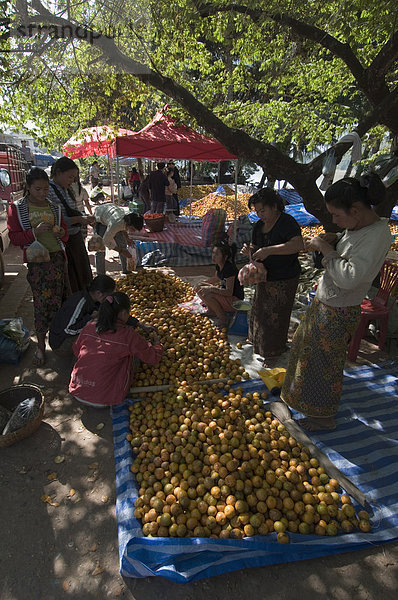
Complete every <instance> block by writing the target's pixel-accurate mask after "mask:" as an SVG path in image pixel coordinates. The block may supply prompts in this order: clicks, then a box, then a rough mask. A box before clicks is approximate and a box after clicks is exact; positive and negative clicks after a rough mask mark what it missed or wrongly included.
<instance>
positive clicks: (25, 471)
mask: <svg viewBox="0 0 398 600" xmlns="http://www.w3.org/2000/svg"><path fill="white" fill-rule="evenodd" d="M18 473H20V474H21V475H26V473H27V470H26V467H22V469H21V470H20V471H18Z"/></svg>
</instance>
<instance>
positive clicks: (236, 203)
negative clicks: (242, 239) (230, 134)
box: [232, 159, 238, 243]
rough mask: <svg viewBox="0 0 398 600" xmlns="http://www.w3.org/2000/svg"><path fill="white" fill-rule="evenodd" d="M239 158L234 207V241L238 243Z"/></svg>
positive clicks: (236, 160) (236, 163) (236, 171)
mask: <svg viewBox="0 0 398 600" xmlns="http://www.w3.org/2000/svg"><path fill="white" fill-rule="evenodd" d="M237 216H238V159H235V207H234V225H233V229H232V241H233V242H234V243H236V234H237V228H238V222H237Z"/></svg>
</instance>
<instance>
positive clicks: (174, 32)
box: [0, 0, 397, 153]
mask: <svg viewBox="0 0 398 600" xmlns="http://www.w3.org/2000/svg"><path fill="white" fill-rule="evenodd" d="M9 4H10V7H11V9H10V10H11V12H10V16H12V15H14V16H13V18H14V19H15V20H18V11H17V10H16V5H17V3H16V2H10V3H9ZM33 4H34V3H33V2H30V1H27V2H26V7H27V10H28V12H29V13H30V15H31V16H32V17H33V16H34V15H36V14H37V13H36V11H35V10H34V9H33V8H32V6H33ZM52 4H54V3H52ZM52 4H48V6H52ZM55 4H56V9H57V10H56V13H57V15H61V16H64V17H66V16H67V14H68V13H69V15H70V20H71V22H72V23H74V24H84V25H86V26H88V27H89V28H90V29H92V30H93V31H97V32H102V34H103V35H107V36H108V37H110V38H113V39H114V40H115V42H116V43H117V46H118V47H119V49H120V51H121V53H122V54H125V55H126V56H128V57H131V58H133V59H134V60H136V61H138V62H139V63H140V64H142V65H145V66H147V67H148V68H151V69H152V70H154V71H157V72H159V73H161V74H162V75H163V76H167V77H170V78H172V79H173V80H174V81H175V82H177V83H179V84H180V85H182V86H183V87H184V88H185V89H187V90H189V91H190V92H191V93H192V94H193V96H194V97H195V98H196V99H198V100H199V101H200V102H202V103H203V105H204V106H206V107H207V108H209V109H210V110H212V111H213V112H214V113H215V114H216V115H217V116H218V117H219V118H220V119H221V120H222V121H223V122H224V123H226V124H227V125H228V126H230V127H234V128H240V129H242V130H244V131H246V132H247V133H248V134H250V135H251V136H253V137H254V138H256V139H259V140H262V141H265V142H272V143H274V144H276V145H277V146H278V147H280V148H283V150H284V151H285V152H287V153H289V152H291V151H292V149H293V148H296V149H298V150H300V151H311V150H313V149H315V148H316V147H318V146H319V145H329V144H331V143H332V142H334V141H336V140H337V139H338V138H339V137H340V135H341V134H342V133H343V132H344V131H346V130H347V129H351V128H353V127H354V126H355V125H356V124H357V123H358V121H359V120H360V119H361V118H362V117H363V115H364V114H365V113H366V112H367V111H369V110H370V104H369V102H368V100H367V99H366V98H365V96H364V94H363V93H362V91H361V90H360V89H359V86H358V82H356V81H355V78H354V76H353V75H352V73H351V72H350V71H349V69H348V68H347V66H346V65H345V64H344V63H343V61H342V60H341V59H340V58H338V57H336V56H334V55H333V54H332V52H331V51H330V50H328V49H325V48H324V47H323V46H322V45H321V44H319V43H317V42H315V41H312V40H310V39H306V38H305V37H302V36H300V35H299V34H298V33H297V31H294V30H293V29H291V28H289V27H287V26H286V25H284V24H281V23H279V22H277V21H275V20H274V19H273V18H272V15H275V14H276V13H281V12H286V13H287V14H288V15H289V16H290V17H293V18H295V19H297V20H299V21H302V22H304V23H307V24H309V25H314V26H317V27H318V28H320V29H322V30H324V31H325V32H326V33H327V34H330V35H331V36H333V37H334V38H336V40H338V41H339V42H342V43H344V44H349V45H350V46H351V48H352V50H353V51H354V53H355V54H356V56H357V58H358V59H359V61H361V63H362V65H363V66H364V67H366V66H369V65H370V63H371V61H372V60H373V59H374V57H375V56H376V55H377V53H378V52H379V51H380V49H381V47H382V45H383V44H385V43H386V41H387V40H388V39H389V37H390V36H391V35H392V33H393V32H394V31H395V29H396V19H397V13H396V10H395V1H393V0H380V1H379V2H377V3H374V2H373V0H351V1H350V2H348V1H347V0H344V1H343V2H341V0H335V1H328V2H325V1H324V0H313V1H311V0H306V1H304V2H303V1H302V0H300V2H299V1H298V0H289V1H288V0H278V1H276V0H260V1H259V0H247V1H246V2H245V3H244V6H246V7H247V9H253V10H255V11H259V12H260V11H261V15H260V14H259V17H258V18H257V19H255V20H253V19H252V18H251V16H250V14H242V13H239V12H237V11H230V10H226V11H225V12H217V13H216V14H213V15H210V16H206V17H203V16H201V14H200V12H199V10H198V7H199V5H200V4H201V3H200V2H198V1H194V0H170V1H168V2H164V1H163V0H160V1H159V0H142V1H137V0H124V1H123V2H120V1H116V2H110V1H107V0H92V1H90V2H89V3H80V2H76V3H69V2H66V0H65V1H64V2H56V3H55ZM202 4H203V3H202ZM209 4H210V6H214V5H217V6H219V7H220V8H221V9H223V8H226V7H228V6H229V2H227V0H220V1H219V2H214V3H213V2H212V3H209ZM12 9H14V12H13V10H12ZM62 10H63V11H64V12H62ZM22 41H23V42H24V43H26V39H25V40H22ZM22 41H21V40H18V38H14V37H11V38H9V39H5V40H2V42H1V44H2V49H3V50H4V49H5V47H6V46H7V47H8V48H10V46H11V48H16V47H17V46H18V44H21V43H22ZM32 41H33V42H35V43H37V45H38V48H39V51H38V52H36V53H35V52H30V53H29V52H26V53H24V54H21V53H17V54H13V53H9V54H7V56H6V55H5V54H0V78H1V80H0V83H1V85H2V89H3V101H2V103H1V104H0V120H1V121H3V122H7V123H8V124H12V125H14V126H16V127H18V128H19V129H21V130H23V129H24V127H26V124H27V123H28V122H29V120H33V121H34V123H35V124H36V126H37V137H38V138H39V139H41V140H43V141H44V140H45V141H47V142H48V143H52V144H59V145H61V144H62V143H63V142H64V141H65V140H66V139H67V138H68V137H69V136H70V135H72V134H73V133H74V132H75V131H76V130H78V129H80V128H82V127H87V126H92V125H101V124H112V125H118V126H124V127H128V128H131V129H138V128H140V127H142V126H143V125H144V124H146V123H147V122H148V121H149V120H150V118H151V117H152V116H153V114H154V112H155V111H156V110H158V109H159V108H161V107H162V106H163V105H164V104H165V103H169V105H170V111H171V114H173V115H176V116H178V117H180V118H183V119H184V120H186V121H187V122H189V123H190V124H191V125H194V126H195V125H197V124H196V123H195V121H194V120H193V119H192V118H191V117H190V116H189V115H188V114H187V112H186V111H184V110H183V109H182V108H181V106H180V105H179V104H177V101H171V102H170V98H167V97H166V96H165V95H164V94H163V93H162V92H160V91H157V90H154V89H153V88H149V87H148V86H147V85H146V84H145V83H143V82H142V81H139V80H138V79H137V78H136V77H134V75H131V74H126V73H125V72H124V69H123V67H119V68H118V67H117V66H116V67H115V66H112V65H110V64H109V61H108V62H107V61H104V60H103V57H102V56H101V52H100V51H99V50H98V49H97V48H96V47H95V45H92V44H90V43H87V42H86V41H78V40H73V41H70V40H67V39H55V38H54V36H51V35H49V34H48V32H47V33H45V32H42V33H41V34H38V33H37V32H36V33H35V35H34V36H33V37H32V38H31V39H30V42H32ZM5 56H6V58H5ZM108 58H109V57H108ZM396 75H397V73H396V70H394V69H391V70H390V71H389V72H388V74H387V82H393V81H394V80H395V79H396ZM391 85H392V84H391Z"/></svg>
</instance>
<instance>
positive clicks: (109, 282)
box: [88, 275, 115, 294]
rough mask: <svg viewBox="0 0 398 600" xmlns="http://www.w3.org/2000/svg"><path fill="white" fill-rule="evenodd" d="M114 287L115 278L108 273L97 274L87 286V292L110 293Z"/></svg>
mask: <svg viewBox="0 0 398 600" xmlns="http://www.w3.org/2000/svg"><path fill="white" fill-rule="evenodd" d="M114 289H115V280H114V279H112V277H109V275H97V277H94V279H93V280H92V282H91V283H90V285H89V286H88V291H89V292H102V293H105V292H109V293H110V294H111V293H112V292H113V290H114Z"/></svg>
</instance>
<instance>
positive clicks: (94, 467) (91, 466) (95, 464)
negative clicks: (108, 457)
mask: <svg viewBox="0 0 398 600" xmlns="http://www.w3.org/2000/svg"><path fill="white" fill-rule="evenodd" d="M98 464H99V463H97V462H92V463H91V464H89V465H88V466H89V468H90V469H96V468H97V467H98Z"/></svg>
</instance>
